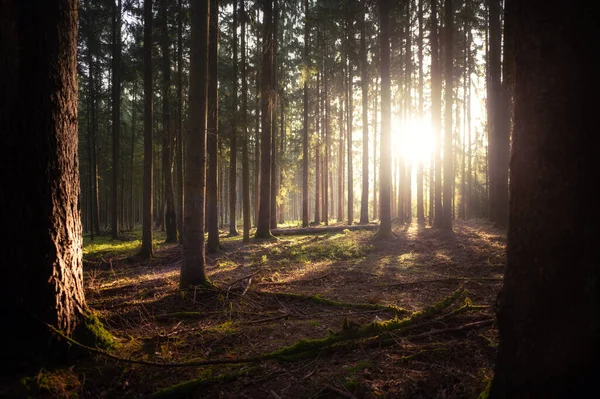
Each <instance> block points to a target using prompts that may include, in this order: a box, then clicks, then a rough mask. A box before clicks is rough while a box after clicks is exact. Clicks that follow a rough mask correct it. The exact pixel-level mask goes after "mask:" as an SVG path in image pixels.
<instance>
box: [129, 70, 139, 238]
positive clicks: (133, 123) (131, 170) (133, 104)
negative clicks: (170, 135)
mask: <svg viewBox="0 0 600 399" xmlns="http://www.w3.org/2000/svg"><path fill="white" fill-rule="evenodd" d="M136 107H137V79H135V80H134V81H133V90H132V99H131V156H130V158H129V195H130V197H129V204H130V205H129V206H130V207H131V208H130V209H129V215H128V216H129V217H128V224H129V226H128V227H129V230H133V227H134V224H135V219H134V213H133V209H134V195H133V194H134V193H133V181H134V175H135V174H134V168H133V160H134V159H135V140H136V137H135V136H136V130H137V125H136V120H135V115H136Z"/></svg>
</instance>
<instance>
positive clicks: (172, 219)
mask: <svg viewBox="0 0 600 399" xmlns="http://www.w3.org/2000/svg"><path fill="white" fill-rule="evenodd" d="M160 5H161V14H162V15H161V30H162V32H161V33H162V35H161V36H162V37H161V51H162V62H163V64H162V69H163V99H162V100H163V104H162V105H163V142H162V168H163V175H164V184H165V186H164V187H165V189H164V202H165V232H166V237H165V242H167V243H173V242H177V220H176V216H175V192H174V189H173V133H172V126H171V56H170V40H169V24H168V14H167V11H168V10H167V5H168V0H162V1H161V4H160Z"/></svg>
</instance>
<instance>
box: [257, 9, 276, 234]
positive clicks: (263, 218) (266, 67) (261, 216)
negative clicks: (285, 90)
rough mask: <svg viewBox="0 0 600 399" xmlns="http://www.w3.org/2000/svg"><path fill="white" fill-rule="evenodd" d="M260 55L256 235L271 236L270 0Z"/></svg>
mask: <svg viewBox="0 0 600 399" xmlns="http://www.w3.org/2000/svg"><path fill="white" fill-rule="evenodd" d="M263 11H264V21H265V23H264V24H263V25H264V26H263V59H262V93H261V125H262V132H261V159H260V161H261V171H260V173H261V176H260V206H259V209H258V221H257V225H256V233H255V235H254V237H255V238H270V237H272V235H271V204H270V202H271V115H272V111H273V109H272V105H273V104H272V102H271V100H272V93H271V91H272V89H273V88H272V87H271V83H272V82H271V74H272V68H273V31H272V29H273V24H272V19H273V3H272V0H263Z"/></svg>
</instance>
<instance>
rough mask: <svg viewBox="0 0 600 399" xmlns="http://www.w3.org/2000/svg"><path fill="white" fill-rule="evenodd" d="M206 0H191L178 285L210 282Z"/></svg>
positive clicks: (207, 6)
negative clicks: (206, 223) (206, 219)
mask: <svg viewBox="0 0 600 399" xmlns="http://www.w3.org/2000/svg"><path fill="white" fill-rule="evenodd" d="M208 15H209V2H208V1H205V0H192V1H191V22H192V32H191V33H192V37H191V52H190V101H189V127H188V130H187V139H186V148H185V170H186V174H185V189H184V193H185V197H184V209H185V216H184V217H185V220H184V223H183V262H182V264H181V274H180V276H179V286H180V288H182V289H183V288H188V287H189V286H190V285H208V284H210V282H209V280H208V278H207V276H206V271H205V265H206V253H205V243H204V216H205V215H204V210H205V208H204V206H205V183H206V126H207V113H208V107H207V98H208V32H209V28H208V27H209V22H208V18H209V16H208Z"/></svg>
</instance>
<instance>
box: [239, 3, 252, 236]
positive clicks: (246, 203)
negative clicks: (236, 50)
mask: <svg viewBox="0 0 600 399" xmlns="http://www.w3.org/2000/svg"><path fill="white" fill-rule="evenodd" d="M245 3H246V0H240V15H241V18H242V31H241V40H242V43H241V45H242V64H241V66H242V111H241V114H242V192H243V194H242V198H243V200H242V202H243V205H242V212H243V215H242V218H243V221H244V227H243V241H244V242H248V241H250V160H249V157H248V79H247V75H246V74H247V72H246V68H247V65H246V20H247V18H248V17H247V15H246V8H245Z"/></svg>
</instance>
